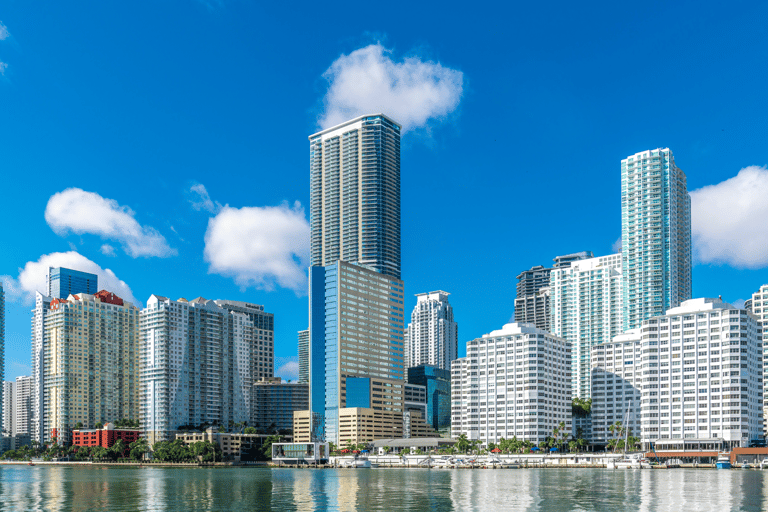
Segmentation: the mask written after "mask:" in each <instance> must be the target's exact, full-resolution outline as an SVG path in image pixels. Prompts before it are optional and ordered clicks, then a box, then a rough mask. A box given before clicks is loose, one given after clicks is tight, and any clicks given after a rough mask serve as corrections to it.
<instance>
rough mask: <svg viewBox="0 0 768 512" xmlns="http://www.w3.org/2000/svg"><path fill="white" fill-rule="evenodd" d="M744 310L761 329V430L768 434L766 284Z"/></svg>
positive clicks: (767, 304) (767, 291)
mask: <svg viewBox="0 0 768 512" xmlns="http://www.w3.org/2000/svg"><path fill="white" fill-rule="evenodd" d="M744 308H745V309H746V310H748V311H751V312H752V313H753V314H754V315H755V317H756V318H757V320H758V321H759V322H760V326H761V328H762V329H763V428H764V429H765V431H766V432H768V421H766V420H768V378H766V377H768V352H767V351H768V284H764V285H763V286H761V287H760V289H759V290H757V291H756V292H755V293H753V294H752V298H751V299H749V300H747V301H746V302H745V304H744Z"/></svg>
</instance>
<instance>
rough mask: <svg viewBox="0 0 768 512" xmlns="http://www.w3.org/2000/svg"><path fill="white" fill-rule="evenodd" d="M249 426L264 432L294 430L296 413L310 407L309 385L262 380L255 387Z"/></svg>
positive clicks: (278, 380)
mask: <svg viewBox="0 0 768 512" xmlns="http://www.w3.org/2000/svg"><path fill="white" fill-rule="evenodd" d="M253 393H254V399H253V409H252V411H251V419H250V422H249V423H248V424H249V425H251V426H253V427H256V428H257V429H264V430H270V431H271V430H293V413H294V411H306V410H307V408H308V407H309V385H308V384H306V383H301V382H283V381H282V379H281V378H280V377H273V378H271V379H260V380H259V381H257V382H256V383H255V384H254V385H253Z"/></svg>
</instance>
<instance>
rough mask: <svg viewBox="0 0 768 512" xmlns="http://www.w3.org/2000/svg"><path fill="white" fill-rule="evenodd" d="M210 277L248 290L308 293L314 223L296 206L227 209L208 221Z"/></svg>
mask: <svg viewBox="0 0 768 512" xmlns="http://www.w3.org/2000/svg"><path fill="white" fill-rule="evenodd" d="M204 254H205V260H206V261H207V262H208V263H209V264H210V266H209V268H208V272H209V273H212V274H220V275H223V276H228V277H232V278H234V280H235V282H236V283H237V284H238V285H240V286H241V287H243V288H246V287H248V286H255V287H256V288H261V289H264V290H272V289H274V286H275V284H277V285H278V286H281V287H283V288H288V289H291V290H293V291H295V292H296V293H297V294H302V293H306V289H307V276H306V273H305V269H306V267H307V266H309V223H308V222H307V219H306V216H305V215H304V209H303V208H302V207H301V204H300V203H299V202H298V201H297V202H296V203H295V204H294V205H293V207H292V208H291V207H290V206H288V204H283V205H280V206H264V207H245V208H231V207H229V206H225V207H223V208H222V210H221V211H220V212H219V213H218V215H216V216H215V217H213V218H212V219H210V220H209V221H208V230H207V231H206V233H205V251H204Z"/></svg>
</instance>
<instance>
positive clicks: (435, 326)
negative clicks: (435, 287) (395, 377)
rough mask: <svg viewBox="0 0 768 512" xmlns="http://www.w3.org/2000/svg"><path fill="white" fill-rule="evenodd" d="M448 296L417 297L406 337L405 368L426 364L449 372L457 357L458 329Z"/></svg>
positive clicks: (437, 292) (430, 293)
mask: <svg viewBox="0 0 768 512" xmlns="http://www.w3.org/2000/svg"><path fill="white" fill-rule="evenodd" d="M448 295H450V294H449V293H448V292H444V291H435V292H429V293H418V294H416V306H415V307H414V308H413V312H412V313H411V323H410V324H408V329H407V330H406V334H405V367H406V368H409V367H411V366H419V365H422V364H429V365H433V366H437V367H438V368H442V369H443V370H448V371H450V368H451V361H453V360H454V359H456V358H457V357H458V350H459V328H458V325H457V324H456V322H455V320H454V319H453V307H452V306H451V304H450V303H449V302H448Z"/></svg>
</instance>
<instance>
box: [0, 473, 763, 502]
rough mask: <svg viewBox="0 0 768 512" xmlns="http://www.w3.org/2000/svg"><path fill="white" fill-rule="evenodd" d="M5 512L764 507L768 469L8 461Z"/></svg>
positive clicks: (2, 488) (0, 483)
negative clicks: (49, 463)
mask: <svg viewBox="0 0 768 512" xmlns="http://www.w3.org/2000/svg"><path fill="white" fill-rule="evenodd" d="M0 510H3V511H6V510H7V511H19V510H25V511H26V510H31V511H36V510H40V511H43V510H44V511H99V510H109V511H112V512H118V511H171V512H176V511H179V512H181V511H209V510H210V511H234V510H238V511H240V510H256V511H261V510H276V511H281V512H289V511H314V510H330V511H335V510H338V511H353V510H366V511H368V510H371V511H377V510H386V511H388V512H400V511H405V510H434V511H466V510H526V511H538V510H545V511H547V512H561V511H562V512H564V511H570V510H648V511H652V510H669V511H677V510H702V511H704V510H719V511H726V510H734V511H735V510H743V511H759V510H768V471H759V470H731V471H726V470H723V471H716V470H701V469H699V470H694V469H677V470H666V471H664V470H661V471H660V470H656V471H650V470H626V471H609V470H602V469H518V470H427V469H378V470H376V469H374V470H365V469H358V470H354V469H346V470H333V469H328V470H312V469H299V470H291V469H264V468H260V469H256V468H248V469H243V468H216V469H210V468H152V467H103V466H93V467H76V466H34V467H30V466H2V467H0Z"/></svg>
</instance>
